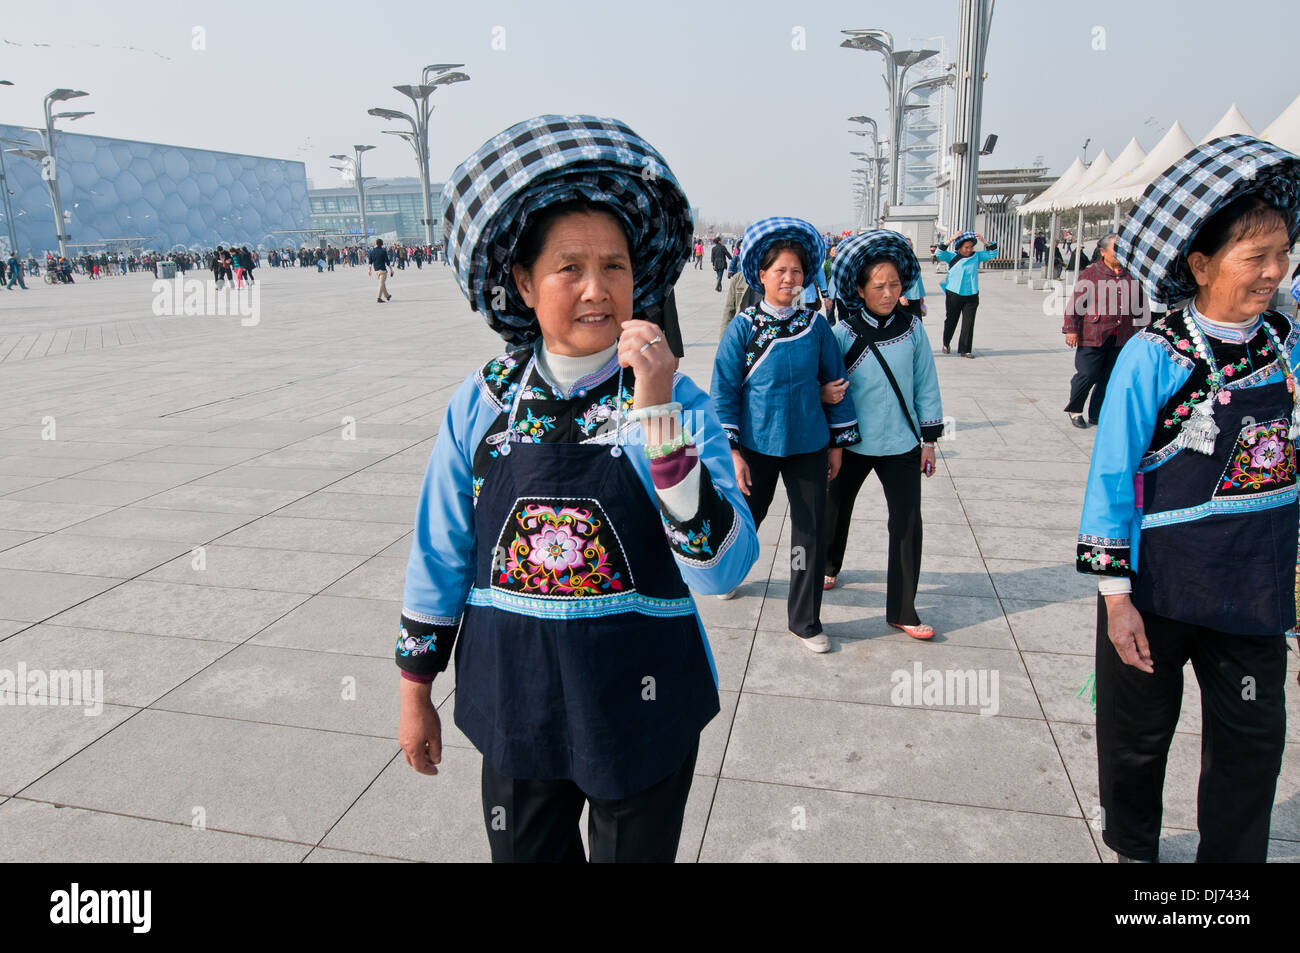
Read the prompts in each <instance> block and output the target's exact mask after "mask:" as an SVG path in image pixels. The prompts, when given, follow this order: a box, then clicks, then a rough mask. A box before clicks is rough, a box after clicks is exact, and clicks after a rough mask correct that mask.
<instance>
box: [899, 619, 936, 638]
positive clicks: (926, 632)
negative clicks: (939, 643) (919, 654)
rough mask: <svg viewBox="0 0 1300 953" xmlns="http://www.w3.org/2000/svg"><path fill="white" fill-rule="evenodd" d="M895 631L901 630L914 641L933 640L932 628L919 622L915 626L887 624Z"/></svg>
mask: <svg viewBox="0 0 1300 953" xmlns="http://www.w3.org/2000/svg"><path fill="white" fill-rule="evenodd" d="M889 624H890V625H892V626H893V627H894V628H895V629H902V630H903V631H904V632H906V633H907V634H908V635H910V636H911V637H912V638H914V639H932V638H934V627H933V626H929V625H926V624H925V623H924V622H921V623H919V624H917V625H899V624H898V623H897V622H891V623H889Z"/></svg>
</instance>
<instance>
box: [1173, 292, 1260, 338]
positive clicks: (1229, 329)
mask: <svg viewBox="0 0 1300 953" xmlns="http://www.w3.org/2000/svg"><path fill="white" fill-rule="evenodd" d="M1187 311H1188V313H1189V314H1191V316H1192V320H1193V321H1195V322H1196V323H1197V324H1198V325H1200V327H1201V330H1202V331H1204V332H1205V333H1206V334H1209V335H1212V336H1214V337H1216V338H1218V339H1219V340H1220V341H1229V342H1231V343H1234V344H1243V343H1245V342H1246V341H1249V340H1250V339H1251V337H1252V336H1254V334H1255V331H1256V329H1258V328H1259V322H1260V315H1258V314H1257V315H1255V317H1253V318H1251V319H1250V320H1249V321H1215V320H1214V319H1213V318H1207V317H1206V316H1205V315H1203V314H1201V312H1199V311H1197V310H1196V304H1195V303H1194V302H1192V301H1189V302H1187Z"/></svg>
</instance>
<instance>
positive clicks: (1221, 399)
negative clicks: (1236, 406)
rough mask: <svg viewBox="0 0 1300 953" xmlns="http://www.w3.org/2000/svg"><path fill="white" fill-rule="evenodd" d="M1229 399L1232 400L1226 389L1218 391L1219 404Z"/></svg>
mask: <svg viewBox="0 0 1300 953" xmlns="http://www.w3.org/2000/svg"><path fill="white" fill-rule="evenodd" d="M1230 400H1232V394H1230V393H1229V392H1228V391H1226V390H1221V391H1219V403H1221V404H1226V403H1228V402H1229V401H1230Z"/></svg>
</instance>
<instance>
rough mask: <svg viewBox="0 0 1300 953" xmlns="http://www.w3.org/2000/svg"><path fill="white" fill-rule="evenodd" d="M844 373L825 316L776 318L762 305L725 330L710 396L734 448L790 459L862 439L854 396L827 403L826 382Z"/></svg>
mask: <svg viewBox="0 0 1300 953" xmlns="http://www.w3.org/2000/svg"><path fill="white" fill-rule="evenodd" d="M844 376H845V374H844V357H843V355H842V354H841V353H840V349H839V346H838V345H837V344H836V343H835V335H834V333H832V331H831V326H830V325H829V324H827V323H826V319H825V318H823V317H822V316H821V315H820V314H818V313H817V312H816V311H804V310H799V311H796V312H795V313H794V314H792V315H791V316H790V317H788V318H777V317H774V316H773V315H771V314H769V313H767V312H766V311H764V310H762V306H761V305H758V306H755V307H752V308H746V309H745V310H744V311H742V312H740V314H738V315H736V317H735V318H734V319H733V320H732V322H731V323H730V324H728V325H727V329H726V331H724V332H723V334H722V340H721V341H720V342H719V343H718V354H717V357H716V358H715V359H714V362H713V385H712V387H711V389H710V392H711V393H712V395H713V404H714V406H715V407H716V408H717V410H718V417H719V419H720V420H721V421H722V426H723V428H724V429H725V430H726V432H727V437H728V439H730V441H731V445H732V446H733V447H740V446H744V447H748V448H749V449H750V450H756V451H758V452H759V453H764V454H767V455H769V456H773V457H788V456H792V455H794V454H797V453H811V452H813V451H814V450H820V449H821V448H822V447H825V446H826V445H827V444H829V445H830V446H831V447H832V448H835V447H848V446H851V445H853V444H855V443H857V442H858V441H859V440H860V439H861V438H860V437H859V435H858V419H857V415H856V414H855V413H854V410H853V400H852V399H851V398H850V397H849V395H848V394H847V393H846V394H845V395H844V399H843V400H842V401H840V402H839V403H838V404H823V403H822V401H821V385H822V384H826V383H829V382H830V381H834V380H840V379H841V378H844Z"/></svg>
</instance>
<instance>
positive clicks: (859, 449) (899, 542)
mask: <svg viewBox="0 0 1300 953" xmlns="http://www.w3.org/2000/svg"><path fill="white" fill-rule="evenodd" d="M920 273H921V266H920V265H919V264H918V263H917V260H916V255H915V254H913V252H912V248H911V246H910V245H909V244H908V242H907V239H906V238H904V237H903V236H902V235H900V234H898V233H897V232H893V231H889V230H888V229H883V228H881V229H876V230H874V231H870V232H863V233H862V234H861V235H855V236H853V237H852V238H850V239H849V240H848V241H845V242H841V243H840V247H839V251H838V252H837V254H836V255H835V264H834V265H833V266H832V269H831V290H832V293H833V294H834V295H835V301H836V304H837V305H838V307H837V309H836V310H837V313H838V314H839V315H840V320H839V322H837V323H836V325H835V327H834V329H833V331H834V334H835V340H836V342H837V343H838V344H839V347H840V351H841V352H842V353H843V354H844V365H845V367H846V369H847V373H848V381H849V396H850V397H851V398H852V400H853V405H854V407H858V408H862V409H863V410H864V411H865V410H867V409H868V408H870V412H869V413H863V414H862V416H861V419H860V420H859V432H860V435H861V438H862V439H861V441H860V442H858V443H856V444H853V445H851V446H847V447H845V451H846V452H845V453H844V459H843V461H842V463H841V465H840V472H839V475H838V476H837V477H836V478H835V479H834V480H833V481H832V482H831V485H830V490H829V492H828V499H827V522H828V523H829V524H830V533H829V545H828V547H827V554H826V579H825V581H824V584H823V585H824V588H826V589H832V588H834V587H835V583H836V577H837V576H838V575H839V571H840V566H841V565H843V562H844V550H845V548H846V547H847V545H848V538H849V526H850V522H849V521H850V519H851V518H852V516H853V503H854V501H855V500H856V499H857V495H858V491H859V490H861V489H862V484H863V482H864V481H865V480H866V478H867V477H868V476H869V475H870V474H871V473H872V471H875V473H876V476H877V477H879V479H880V485H881V487H882V488H883V489H884V491H885V501H886V503H887V504H888V507H889V573H888V586H887V593H886V596H885V621H886V622H888V623H889V624H890V625H892V626H894V627H895V628H897V629H902V630H903V631H904V632H906V633H907V634H908V635H910V636H912V637H913V638H915V639H929V638H933V636H934V629H933V628H932V627H931V626H929V625H926V624H924V623H922V622H921V620H920V618H919V617H918V616H917V614H916V587H917V582H918V580H919V578H920V573H921V474H922V473H924V474H925V475H926V476H927V477H928V476H931V475H932V474H933V473H934V456H935V447H934V442H935V441H936V440H938V439H939V435H940V434H942V433H943V406H942V403H941V402H940V399H939V375H938V374H937V373H936V371H935V367H934V355H933V354H932V353H931V351H930V339H929V338H928V337H927V336H926V333H925V328H924V327H923V326H922V324H921V319H920V318H918V317H916V316H915V315H913V314H912V313H911V312H910V311H909V310H908V309H907V308H905V307H903V306H901V305H900V304H899V296H900V294H901V293H902V291H903V289H904V288H906V287H910V286H911V285H912V284H913V282H915V281H916V279H917V277H918V276H919V275H920ZM827 396H828V398H829V401H830V402H834V401H836V400H838V399H840V398H839V396H838V395H837V394H835V393H834V392H831V393H830V394H828V395H827Z"/></svg>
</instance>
